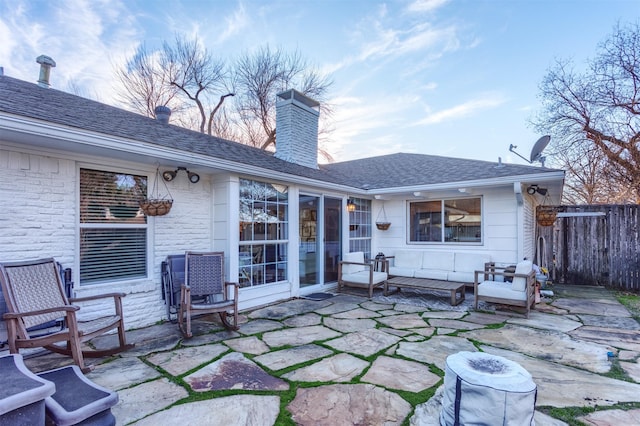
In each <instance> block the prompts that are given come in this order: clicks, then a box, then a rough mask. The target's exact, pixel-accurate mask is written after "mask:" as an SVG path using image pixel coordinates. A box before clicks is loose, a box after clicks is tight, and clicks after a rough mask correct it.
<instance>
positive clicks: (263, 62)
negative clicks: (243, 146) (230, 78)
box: [234, 46, 331, 149]
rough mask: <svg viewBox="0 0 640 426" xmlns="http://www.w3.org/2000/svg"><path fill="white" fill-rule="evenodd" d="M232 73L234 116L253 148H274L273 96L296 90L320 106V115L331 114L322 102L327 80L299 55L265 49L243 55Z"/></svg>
mask: <svg viewBox="0 0 640 426" xmlns="http://www.w3.org/2000/svg"><path fill="white" fill-rule="evenodd" d="M234 73H235V79H234V80H235V83H236V88H237V91H238V99H237V109H238V113H239V115H240V117H241V123H242V124H243V125H245V126H248V128H247V129H246V131H245V132H244V133H245V134H246V136H247V137H248V140H247V142H248V143H249V144H251V145H253V146H257V147H260V148H262V149H267V148H269V147H271V146H275V144H276V119H275V105H276V95H277V94H278V93H280V92H283V91H285V90H287V89H296V90H298V91H299V92H301V93H304V94H305V95H307V96H309V97H310V98H312V99H314V100H316V101H318V102H320V109H321V114H323V115H329V114H330V113H331V107H330V106H329V105H328V103H327V102H326V95H327V93H328V90H329V87H330V86H331V80H330V79H329V78H328V77H326V76H323V75H321V74H320V73H319V72H318V71H316V70H314V69H313V68H312V67H311V65H310V64H309V63H308V61H306V60H305V59H303V57H302V55H301V54H300V52H299V51H294V52H293V53H287V52H285V51H283V50H282V49H276V50H271V49H270V48H269V47H268V46H267V47H262V48H260V49H258V50H256V51H255V52H251V53H250V52H246V53H244V54H243V55H242V56H241V57H240V58H239V59H238V61H237V63H236V66H235V69H234ZM257 129H262V131H261V132H260V131H257Z"/></svg>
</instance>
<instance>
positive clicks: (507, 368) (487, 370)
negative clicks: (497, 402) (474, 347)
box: [447, 351, 536, 392]
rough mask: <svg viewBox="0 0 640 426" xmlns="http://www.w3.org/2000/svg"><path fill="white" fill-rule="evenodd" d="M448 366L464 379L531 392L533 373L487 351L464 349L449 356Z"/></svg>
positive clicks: (481, 384) (472, 382) (474, 382)
mask: <svg viewBox="0 0 640 426" xmlns="http://www.w3.org/2000/svg"><path fill="white" fill-rule="evenodd" d="M447 367H448V368H449V369H450V370H451V371H452V372H454V373H455V374H456V375H457V376H458V377H460V378H461V379H462V380H464V381H466V382H468V383H471V384H474V385H479V386H488V387H491V388H494V389H500V390H503V391H507V392H531V391H532V390H534V389H535V388H536V385H535V383H534V382H533V379H532V378H531V374H529V372H528V371H527V370H525V369H524V368H522V366H521V365H520V364H518V363H516V362H513V361H510V360H508V359H506V358H503V357H499V356H496V355H491V354H488V353H485V352H467V351H462V352H458V353H456V354H453V355H449V356H448V357H447Z"/></svg>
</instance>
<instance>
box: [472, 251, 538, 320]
mask: <svg viewBox="0 0 640 426" xmlns="http://www.w3.org/2000/svg"><path fill="white" fill-rule="evenodd" d="M508 280H511V282H509V281H508ZM535 286H536V275H535V271H534V270H533V263H532V262H531V261H529V260H523V261H522V262H519V263H518V264H517V265H516V267H515V271H513V267H512V266H496V264H495V263H494V262H489V263H487V264H486V265H485V268H484V270H483V271H475V280H474V284H473V289H474V295H475V309H478V301H480V300H485V301H487V302H492V303H499V304H502V305H511V306H519V307H523V308H525V309H526V316H527V318H529V311H530V310H531V307H532V306H533V305H534V304H535V288H536V287H535Z"/></svg>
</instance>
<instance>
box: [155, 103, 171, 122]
mask: <svg viewBox="0 0 640 426" xmlns="http://www.w3.org/2000/svg"><path fill="white" fill-rule="evenodd" d="M153 112H155V114H156V120H158V121H159V122H161V123H162V124H169V117H171V108H169V107H168V106H165V105H159V106H157V107H156V108H155V109H154V110H153Z"/></svg>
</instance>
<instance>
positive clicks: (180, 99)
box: [118, 37, 331, 160]
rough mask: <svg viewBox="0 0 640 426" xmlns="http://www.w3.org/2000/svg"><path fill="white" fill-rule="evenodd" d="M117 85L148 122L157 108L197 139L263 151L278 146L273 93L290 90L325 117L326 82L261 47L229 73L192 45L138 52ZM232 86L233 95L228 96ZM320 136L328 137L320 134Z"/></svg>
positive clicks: (294, 58) (292, 58)
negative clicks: (172, 111) (173, 111)
mask: <svg viewBox="0 0 640 426" xmlns="http://www.w3.org/2000/svg"><path fill="white" fill-rule="evenodd" d="M118 77H119V79H120V82H121V84H122V93H121V97H122V99H124V100H125V101H126V103H127V104H128V105H129V106H130V107H132V108H133V109H134V110H136V111H138V112H141V113H143V114H145V115H148V116H154V109H155V107H156V106H157V105H167V106H169V107H170V108H177V109H178V110H179V111H180V112H182V113H183V114H180V116H179V117H177V121H178V122H179V123H180V124H181V125H183V126H185V127H190V128H192V127H194V126H195V128H197V129H198V130H199V131H200V132H202V133H208V134H209V135H215V136H219V137H224V138H226V139H232V140H237V141H239V142H242V143H246V144H248V145H252V146H255V147H258V148H260V149H263V150H267V149H273V148H274V147H275V144H276V126H275V122H276V120H275V114H276V95H277V94H278V93H280V92H282V91H285V90H287V89H292V88H293V89H296V90H298V91H300V92H302V93H304V94H306V95H308V96H310V97H312V98H313V99H315V100H317V101H319V102H320V104H321V107H320V108H321V114H322V115H323V118H324V119H325V120H324V121H325V122H326V117H327V116H329V115H330V113H331V108H330V106H329V105H328V103H327V102H326V95H327V92H328V90H329V87H330V86H331V81H330V79H329V78H328V77H326V76H324V75H322V74H320V73H319V72H318V71H316V70H315V69H313V67H311V65H310V64H309V63H308V61H306V60H305V59H303V57H302V55H301V54H300V52H298V51H294V52H293V53H287V52H285V51H284V50H282V49H277V50H271V49H270V48H269V47H262V48H259V49H258V50H256V51H255V52H253V53H244V54H243V55H242V56H240V57H239V58H238V59H237V62H235V63H234V64H233V65H232V67H231V68H228V66H227V64H226V63H225V62H223V61H222V60H219V59H216V58H214V57H213V56H212V55H211V54H210V53H209V52H208V51H207V49H205V48H204V47H202V46H201V45H200V43H199V42H198V40H197V39H194V40H187V39H185V38H183V37H176V39H175V41H174V43H173V44H170V43H168V42H164V43H163V47H162V49H161V50H160V51H158V52H151V53H150V52H148V51H147V50H146V49H145V48H144V47H141V48H139V49H138V51H137V52H136V54H135V55H134V57H133V58H131V59H130V60H129V61H128V62H127V66H126V69H121V70H118ZM231 86H235V89H236V90H233V91H230V90H229V89H228V87H231ZM236 91H237V96H236ZM216 96H217V98H216ZM234 96H235V99H234V100H233V101H234V102H233V103H232V104H231V105H230V106H229V107H226V106H227V103H228V102H229V98H230V97H234ZM189 111H192V112H193V111H195V113H192V114H189ZM321 134H322V135H324V136H326V127H325V128H324V129H323V131H321ZM319 153H320V155H322V156H323V157H324V158H326V159H328V160H331V155H330V154H329V153H328V152H327V151H325V150H323V149H319Z"/></svg>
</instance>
